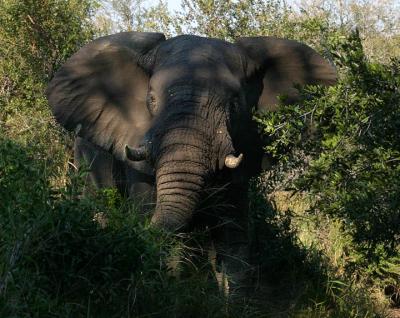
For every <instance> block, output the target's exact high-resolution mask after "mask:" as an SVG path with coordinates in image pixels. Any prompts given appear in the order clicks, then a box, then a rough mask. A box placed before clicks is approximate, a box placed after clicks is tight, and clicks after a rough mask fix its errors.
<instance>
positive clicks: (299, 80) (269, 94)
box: [236, 37, 337, 110]
mask: <svg viewBox="0 0 400 318" xmlns="http://www.w3.org/2000/svg"><path fill="white" fill-rule="evenodd" d="M236 45H237V46H238V47H239V48H240V49H241V51H242V52H244V55H245V56H246V62H247V63H246V66H245V68H246V69H245V72H246V77H247V78H248V79H249V92H248V93H249V95H251V96H250V97H249V102H250V103H253V104H257V106H258V109H259V110H274V109H276V107H277V105H278V96H279V95H283V96H284V97H285V102H286V103H293V102H295V101H296V100H297V99H298V97H299V92H298V90H297V89H296V87H295V86H296V84H297V85H307V84H311V85H317V84H322V85H333V84H334V83H335V82H336V79H337V75H336V69H335V67H334V66H333V65H332V64H331V63H329V62H328V61H327V60H325V59H324V58H323V57H322V56H321V55H319V54H318V53H317V52H315V51H314V50H313V49H312V48H310V47H309V46H307V45H305V44H302V43H299V42H297V41H292V40H285V39H278V38H273V37H246V38H239V39H238V40H237V41H236Z"/></svg>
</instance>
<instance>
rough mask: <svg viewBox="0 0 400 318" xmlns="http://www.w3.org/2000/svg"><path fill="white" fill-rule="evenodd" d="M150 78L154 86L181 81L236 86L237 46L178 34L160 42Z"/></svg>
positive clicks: (238, 76) (238, 54)
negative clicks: (164, 41)
mask: <svg viewBox="0 0 400 318" xmlns="http://www.w3.org/2000/svg"><path fill="white" fill-rule="evenodd" d="M157 55H158V56H157V63H156V64H157V65H156V67H155V69H154V73H153V76H152V79H151V82H152V84H153V85H154V88H161V89H163V88H166V87H168V86H169V85H173V84H176V83H177V82H178V81H183V82H184V83H191V84H193V85H196V84H203V85H204V84H210V85H218V84H220V85H223V86H230V87H232V88H234V87H238V85H239V82H240V78H241V75H240V74H242V73H241V72H242V67H241V57H240V53H239V50H238V49H237V47H236V46H234V45H233V44H231V43H228V42H225V41H222V40H217V39H209V38H202V37H197V36H179V37H176V38H173V39H170V40H168V41H167V43H165V44H164V43H163V44H162V45H161V46H160V48H159V51H158V54H157Z"/></svg>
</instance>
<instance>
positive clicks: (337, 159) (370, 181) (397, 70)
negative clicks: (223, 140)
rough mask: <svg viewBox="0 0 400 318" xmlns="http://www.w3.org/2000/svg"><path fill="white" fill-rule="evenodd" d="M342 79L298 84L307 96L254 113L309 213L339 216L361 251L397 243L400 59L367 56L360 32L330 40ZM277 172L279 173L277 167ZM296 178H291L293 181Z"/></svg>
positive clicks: (390, 247) (270, 149)
mask: <svg viewBox="0 0 400 318" xmlns="http://www.w3.org/2000/svg"><path fill="white" fill-rule="evenodd" d="M330 41H331V43H329V44H330V46H331V47H332V50H333V51H332V55H333V56H334V57H335V63H336V65H337V66H338V69H339V73H340V79H339V82H338V83H337V85H335V86H334V87H331V88H329V89H322V88H318V87H309V88H307V89H305V90H303V96H304V102H303V103H301V104H299V105H293V106H287V107H282V108H281V109H280V111H278V112H275V113H268V114H264V115H263V116H260V117H258V122H259V123H260V126H261V128H262V129H263V131H264V132H265V135H266V136H267V137H268V138H267V139H268V141H267V145H266V148H265V149H266V151H267V153H269V154H272V155H273V156H274V157H275V158H276V159H278V160H280V161H282V160H286V161H290V163H291V164H292V165H291V167H290V168H286V169H288V170H287V171H286V172H289V170H290V169H295V168H296V167H293V163H294V162H295V161H296V160H295V159H298V158H296V157H298V156H302V159H303V160H302V161H299V160H297V163H298V164H300V165H302V166H303V167H302V168H303V172H302V174H301V176H299V178H298V180H297V182H296V186H297V189H298V190H301V191H305V190H307V191H308V192H309V193H310V195H312V196H313V197H314V198H315V205H313V207H312V210H313V211H317V210H318V211H319V212H322V213H327V214H331V215H334V216H335V217H339V218H340V219H341V220H342V222H343V226H344V227H345V229H346V230H348V231H350V232H351V233H352V236H353V238H354V240H355V242H357V243H358V244H359V247H360V248H362V249H363V250H364V252H365V253H366V254H368V255H370V256H371V254H373V253H374V252H375V250H374V248H376V247H377V245H379V246H381V247H382V248H383V249H384V250H386V251H387V252H391V253H396V252H397V248H398V246H399V243H400V236H399V235H398V234H399V233H400V201H399V199H400V197H399V193H400V183H399V180H400V165H399V163H400V138H399V127H400V126H399V124H400V112H399V105H400V92H399V85H400V60H398V59H393V61H392V62H391V63H390V64H388V65H384V64H380V63H374V62H370V61H368V59H367V58H366V57H365V54H364V52H363V48H362V44H361V40H360V38H359V35H358V33H357V32H355V33H353V34H350V35H349V36H348V37H343V36H336V37H333V38H331V39H330ZM280 173H282V172H280ZM293 185H294V184H292V186H293Z"/></svg>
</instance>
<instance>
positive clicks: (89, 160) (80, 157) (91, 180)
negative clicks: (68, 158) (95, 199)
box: [74, 137, 122, 192]
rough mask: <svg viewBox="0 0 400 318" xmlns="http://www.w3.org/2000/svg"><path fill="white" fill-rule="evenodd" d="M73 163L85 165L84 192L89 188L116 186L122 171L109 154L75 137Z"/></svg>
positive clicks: (78, 165) (80, 165)
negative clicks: (86, 170) (86, 172)
mask: <svg viewBox="0 0 400 318" xmlns="http://www.w3.org/2000/svg"><path fill="white" fill-rule="evenodd" d="M74 155H75V163H76V165H77V167H78V168H80V167H86V168H87V169H89V172H88V174H87V176H86V182H85V192H88V191H89V192H90V190H91V189H93V188H94V189H96V188H97V189H102V188H110V187H117V186H118V184H117V180H118V178H119V176H120V175H121V173H122V171H121V169H120V167H119V166H118V165H117V162H116V160H115V159H114V158H113V156H112V155H111V154H109V153H108V152H106V151H104V150H103V149H101V148H100V147H98V146H96V145H94V144H92V143H91V142H89V141H87V140H85V139H83V138H80V137H77V138H76V139H75V146H74Z"/></svg>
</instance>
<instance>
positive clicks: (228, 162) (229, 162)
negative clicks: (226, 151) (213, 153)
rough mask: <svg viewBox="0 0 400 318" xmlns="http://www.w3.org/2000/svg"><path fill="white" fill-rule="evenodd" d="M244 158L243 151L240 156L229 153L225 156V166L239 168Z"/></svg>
mask: <svg viewBox="0 0 400 318" xmlns="http://www.w3.org/2000/svg"><path fill="white" fill-rule="evenodd" d="M242 160H243V154H242V153H241V154H240V155H239V156H238V157H236V156H235V155H227V156H226V157H225V166H227V167H228V168H230V169H235V168H237V167H238V166H239V165H240V163H241V162H242Z"/></svg>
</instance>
